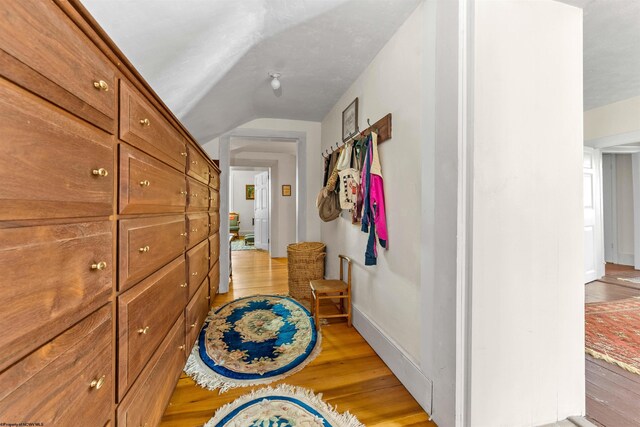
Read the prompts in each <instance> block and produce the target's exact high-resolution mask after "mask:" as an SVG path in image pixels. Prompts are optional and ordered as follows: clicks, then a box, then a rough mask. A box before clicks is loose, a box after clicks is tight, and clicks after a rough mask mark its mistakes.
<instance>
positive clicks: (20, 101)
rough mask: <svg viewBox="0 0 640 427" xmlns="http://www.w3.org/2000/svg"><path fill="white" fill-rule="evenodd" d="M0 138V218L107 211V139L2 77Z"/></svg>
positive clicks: (110, 162)
mask: <svg viewBox="0 0 640 427" xmlns="http://www.w3.org/2000/svg"><path fill="white" fill-rule="evenodd" d="M13 3H14V2H12V1H8V2H3V1H0V9H1V8H2V7H5V5H6V4H13ZM0 27H2V25H0ZM0 135H1V136H0V150H2V156H0V182H2V186H0V220H19V219H35V218H69V217H88V216H103V215H104V216H108V215H111V214H112V213H113V187H114V180H115V175H116V174H115V173H114V171H113V141H112V137H110V136H109V135H107V134H106V133H104V132H102V131H100V130H98V129H95V128H93V127H92V126H90V125H88V124H86V123H84V122H82V121H81V120H78V119H76V118H74V117H72V116H69V115H68V114H65V113H64V112H63V111H61V110H59V109H58V108H56V107H54V106H51V105H49V104H46V103H44V102H42V101H41V100H38V99H37V98H36V97H35V96H33V95H31V94H29V93H27V92H25V91H24V90H22V89H20V88H18V87H17V86H15V85H13V84H11V83H9V82H7V81H6V80H3V79H0Z"/></svg>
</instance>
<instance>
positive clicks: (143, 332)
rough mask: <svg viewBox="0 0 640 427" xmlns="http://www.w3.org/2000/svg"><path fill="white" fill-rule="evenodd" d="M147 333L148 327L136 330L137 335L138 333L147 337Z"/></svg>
mask: <svg viewBox="0 0 640 427" xmlns="http://www.w3.org/2000/svg"><path fill="white" fill-rule="evenodd" d="M147 332H149V327H148V326H145V327H144V328H142V329H138V333H139V334H140V335H147Z"/></svg>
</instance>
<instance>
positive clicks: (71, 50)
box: [0, 0, 220, 427]
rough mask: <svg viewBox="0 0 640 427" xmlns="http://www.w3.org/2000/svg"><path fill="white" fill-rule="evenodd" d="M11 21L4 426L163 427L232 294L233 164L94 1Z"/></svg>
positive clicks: (3, 61) (1, 243)
mask: <svg viewBox="0 0 640 427" xmlns="http://www.w3.org/2000/svg"><path fill="white" fill-rule="evenodd" d="M0 16H2V22H1V23H0V149H1V153H0V154H1V155H0V181H1V183H2V185H0V301H2V310H0V331H2V333H0V421H2V422H7V423H12V422H13V423H20V422H23V423H43V424H44V425H59V426H71V425H82V426H99V427H101V426H107V425H109V426H118V427H125V426H128V427H129V426H133V427H139V426H154V425H157V424H158V423H159V421H160V418H161V416H162V413H163V411H164V408H165V407H166V405H167V403H168V400H169V398H170V396H171V393H172V391H173V388H174V386H175V384H176V381H177V379H178V377H179V375H180V372H181V370H182V368H183V367H184V364H185V361H186V358H187V355H188V353H189V351H190V349H191V348H192V346H193V344H194V342H195V340H196V337H197V334H198V331H199V329H200V327H201V325H202V323H203V321H204V319H205V317H206V314H207V311H208V310H209V307H210V306H211V300H212V299H213V297H214V296H215V294H216V292H217V290H218V282H219V280H220V277H219V276H220V275H219V263H218V254H219V247H220V238H219V230H218V228H219V223H220V217H219V213H218V207H219V200H220V198H219V193H218V192H219V190H220V185H219V184H220V180H219V172H220V171H219V170H218V169H217V167H216V166H215V165H214V164H213V163H212V162H211V161H210V159H208V157H207V155H206V153H204V151H203V150H202V149H201V148H200V147H199V145H198V144H197V143H196V142H195V140H194V139H193V137H191V136H190V134H189V133H188V132H187V131H186V129H185V128H184V127H183V126H182V125H181V124H180V123H179V121H178V120H177V119H176V118H175V117H174V116H173V115H172V114H171V112H170V111H169V110H168V109H167V108H166V106H165V105H164V104H163V103H162V101H161V100H160V99H159V98H158V97H157V96H156V95H155V93H154V92H153V91H152V90H151V88H150V87H149V86H148V85H147V84H146V83H145V82H144V80H143V79H142V78H141V77H140V76H139V74H138V73H137V72H136V70H135V69H134V68H133V67H132V66H131V64H130V63H129V62H128V61H127V60H126V58H125V57H124V56H123V55H122V53H121V52H120V51H119V50H118V49H117V47H115V46H114V45H113V43H112V41H111V40H110V39H109V38H108V37H107V36H106V34H105V33H104V32H103V31H102V30H101V29H100V28H99V26H98V25H97V24H96V23H95V21H94V20H93V19H92V18H91V17H90V16H89V14H88V13H87V12H86V10H85V9H84V8H83V7H82V5H81V4H80V3H78V2H77V1H75V0H74V1H65V0H20V1H18V0H9V1H2V2H0Z"/></svg>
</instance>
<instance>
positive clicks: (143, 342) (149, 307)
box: [118, 256, 188, 399]
mask: <svg viewBox="0 0 640 427" xmlns="http://www.w3.org/2000/svg"><path fill="white" fill-rule="evenodd" d="M185 273H186V265H185V260H184V256H180V257H179V258H177V259H175V260H174V261H172V262H171V263H169V264H168V265H166V266H165V267H164V268H162V269H160V270H158V271H157V272H156V273H154V274H152V275H151V276H149V277H148V278H147V279H146V280H144V281H142V282H141V283H139V284H138V285H136V286H134V287H133V288H131V289H129V290H128V291H126V292H125V293H124V294H122V295H120V296H119V297H118V336H119V339H118V344H119V345H118V371H119V372H118V395H119V397H120V399H122V397H123V396H124V394H125V392H126V391H127V390H128V389H129V386H130V385H131V384H133V381H134V380H135V379H136V378H137V377H138V375H139V374H140V372H141V371H142V369H143V368H144V366H145V365H146V363H147V362H148V361H149V359H150V358H151V355H153V352H154V351H155V350H156V348H158V346H159V345H160V343H161V342H162V339H163V338H164V337H165V335H166V334H167V333H168V332H169V330H170V329H171V326H172V325H173V324H174V322H175V321H176V319H177V318H178V317H179V316H180V314H181V313H182V310H183V309H184V306H185V305H186V304H187V292H188V290H187V286H186V283H185Z"/></svg>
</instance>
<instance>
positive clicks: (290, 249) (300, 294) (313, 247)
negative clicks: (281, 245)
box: [287, 242, 326, 309]
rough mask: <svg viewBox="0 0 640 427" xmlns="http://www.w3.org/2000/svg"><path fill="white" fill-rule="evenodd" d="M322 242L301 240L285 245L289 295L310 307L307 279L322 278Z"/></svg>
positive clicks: (309, 291)
mask: <svg viewBox="0 0 640 427" xmlns="http://www.w3.org/2000/svg"><path fill="white" fill-rule="evenodd" d="M325 248H326V246H325V245H324V243H321V242H302V243H291V244H290V245H289V246H287V258H288V268H289V295H291V296H292V297H293V298H294V299H296V300H297V301H299V302H300V303H301V304H302V305H304V306H305V307H307V308H308V309H309V308H311V288H310V287H309V281H310V280H315V279H324V256H325Z"/></svg>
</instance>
